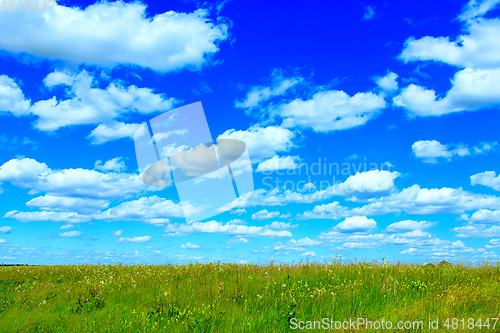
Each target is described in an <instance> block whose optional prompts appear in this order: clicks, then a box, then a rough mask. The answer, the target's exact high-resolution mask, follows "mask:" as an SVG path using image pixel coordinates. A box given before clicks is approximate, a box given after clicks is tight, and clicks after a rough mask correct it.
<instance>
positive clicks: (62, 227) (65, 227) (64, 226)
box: [59, 224, 75, 230]
mask: <svg viewBox="0 0 500 333" xmlns="http://www.w3.org/2000/svg"><path fill="white" fill-rule="evenodd" d="M74 227H75V226H74V225H72V224H65V225H63V226H60V227H59V229H60V230H65V229H71V228H74Z"/></svg>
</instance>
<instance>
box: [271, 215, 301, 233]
mask: <svg viewBox="0 0 500 333" xmlns="http://www.w3.org/2000/svg"><path fill="white" fill-rule="evenodd" d="M291 215H292V214H290V216H291ZM297 227H298V224H294V225H292V224H291V223H290V222H288V223H285V222H277V221H274V222H273V223H271V224H268V225H266V228H269V229H273V230H286V229H290V228H297Z"/></svg>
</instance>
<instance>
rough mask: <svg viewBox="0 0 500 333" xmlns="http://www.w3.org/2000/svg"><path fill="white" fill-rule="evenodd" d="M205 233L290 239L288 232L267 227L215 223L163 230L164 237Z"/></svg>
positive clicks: (170, 226)
mask: <svg viewBox="0 0 500 333" xmlns="http://www.w3.org/2000/svg"><path fill="white" fill-rule="evenodd" d="M207 233H219V234H223V235H238V236H253V237H292V234H291V233H290V231H288V230H273V229H270V228H267V227H255V226H246V225H238V224H231V223H221V222H217V221H209V222H195V223H192V224H178V223H173V224H168V225H167V226H166V228H165V234H164V236H186V235H192V234H207Z"/></svg>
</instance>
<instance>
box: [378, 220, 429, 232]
mask: <svg viewBox="0 0 500 333" xmlns="http://www.w3.org/2000/svg"><path fill="white" fill-rule="evenodd" d="M436 224H437V223H436V222H427V221H420V222H418V221H413V220H405V221H401V222H396V223H393V224H390V225H389V226H388V227H387V228H386V229H385V230H386V231H387V232H405V231H414V230H424V229H428V228H430V227H433V226H435V225H436Z"/></svg>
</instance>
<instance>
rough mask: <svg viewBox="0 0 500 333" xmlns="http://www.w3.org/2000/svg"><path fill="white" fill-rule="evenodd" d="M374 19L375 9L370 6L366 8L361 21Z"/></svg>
mask: <svg viewBox="0 0 500 333" xmlns="http://www.w3.org/2000/svg"><path fill="white" fill-rule="evenodd" d="M374 17H375V9H373V7H372V6H366V8H365V13H364V14H363V20H364V21H368V20H371V19H373V18H374Z"/></svg>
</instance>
